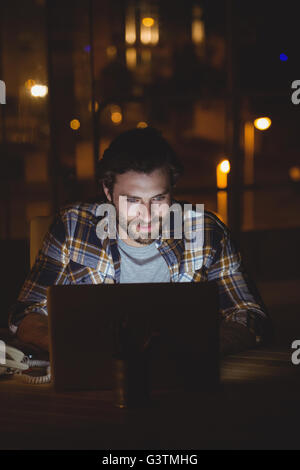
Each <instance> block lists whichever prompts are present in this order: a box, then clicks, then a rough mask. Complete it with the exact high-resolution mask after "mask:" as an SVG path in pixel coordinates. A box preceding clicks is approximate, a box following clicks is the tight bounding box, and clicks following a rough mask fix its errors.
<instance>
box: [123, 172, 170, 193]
mask: <svg viewBox="0 0 300 470" xmlns="http://www.w3.org/2000/svg"><path fill="white" fill-rule="evenodd" d="M169 183H170V181H169V174H168V172H167V170H166V169H165V168H159V169H156V170H154V171H153V172H152V173H139V172H136V171H132V170H131V171H127V172H126V173H123V174H122V175H117V176H116V180H115V185H114V191H117V192H118V193H124V194H127V193H128V194H130V193H132V194H135V195H138V194H141V195H142V194H147V193H149V192H157V193H160V192H164V191H168V190H169ZM133 191H134V192H133Z"/></svg>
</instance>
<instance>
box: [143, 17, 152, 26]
mask: <svg viewBox="0 0 300 470" xmlns="http://www.w3.org/2000/svg"><path fill="white" fill-rule="evenodd" d="M142 23H143V25H144V26H146V28H151V26H153V25H154V19H153V18H150V17H148V18H143V19H142Z"/></svg>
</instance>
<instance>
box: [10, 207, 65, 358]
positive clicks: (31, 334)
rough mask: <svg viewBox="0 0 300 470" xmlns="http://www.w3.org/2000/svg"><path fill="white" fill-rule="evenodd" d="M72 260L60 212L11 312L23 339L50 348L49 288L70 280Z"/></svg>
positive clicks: (13, 327) (16, 331)
mask: <svg viewBox="0 0 300 470" xmlns="http://www.w3.org/2000/svg"><path fill="white" fill-rule="evenodd" d="M68 262H69V258H68V247H67V236H66V230H65V226H64V223H63V220H62V217H61V216H60V215H59V214H58V215H57V216H56V217H55V219H54V221H53V223H52V225H51V227H50V228H49V230H48V232H47V234H46V235H45V238H44V241H43V245H42V248H41V250H40V251H39V254H38V256H37V258H36V261H35V263H34V265H33V267H32V269H31V271H30V273H29V275H28V277H27V278H26V280H25V282H24V285H23V287H22V289H21V292H20V294H19V297H18V299H17V302H16V303H15V304H14V305H13V306H12V308H11V309H10V312H9V317H8V326H9V329H10V331H11V332H12V333H13V334H16V336H17V338H18V339H19V340H20V341H22V342H24V343H29V344H33V345H34V346H38V347H39V348H41V349H43V350H46V351H48V350H49V343H48V318H47V315H48V312H47V287H48V286H51V285H54V284H64V283H65V282H66V280H67V269H66V268H67V265H68Z"/></svg>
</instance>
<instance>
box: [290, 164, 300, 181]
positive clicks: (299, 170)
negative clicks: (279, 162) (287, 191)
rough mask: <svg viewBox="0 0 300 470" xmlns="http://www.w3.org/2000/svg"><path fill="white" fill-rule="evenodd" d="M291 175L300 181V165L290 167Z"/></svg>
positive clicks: (294, 179)
mask: <svg viewBox="0 0 300 470" xmlns="http://www.w3.org/2000/svg"><path fill="white" fill-rule="evenodd" d="M289 176H290V178H291V180H293V181H295V182H298V181H300V166H292V167H291V168H290V169H289Z"/></svg>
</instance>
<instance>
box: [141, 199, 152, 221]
mask: <svg viewBox="0 0 300 470" xmlns="http://www.w3.org/2000/svg"><path fill="white" fill-rule="evenodd" d="M139 216H140V219H141V220H142V222H143V224H144V225H146V224H150V222H151V205H150V204H143V209H142V210H141V211H140V214H139Z"/></svg>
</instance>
